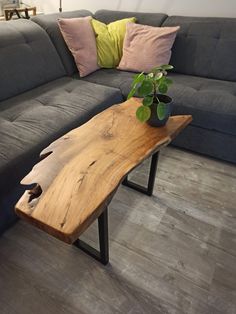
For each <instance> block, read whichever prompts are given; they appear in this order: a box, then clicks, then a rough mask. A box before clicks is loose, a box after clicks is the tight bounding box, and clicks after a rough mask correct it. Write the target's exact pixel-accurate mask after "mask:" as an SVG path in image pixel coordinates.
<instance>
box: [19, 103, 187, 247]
mask: <svg viewBox="0 0 236 314" xmlns="http://www.w3.org/2000/svg"><path fill="white" fill-rule="evenodd" d="M137 106H139V100H136V99H134V98H132V99H130V100H128V101H126V102H124V103H122V104H119V105H114V106H112V107H110V108H109V109H106V110H105V111H103V112H102V113H100V114H98V115H96V116H95V117H94V118H92V119H91V120H90V121H88V122H87V123H85V124H84V125H82V126H81V127H79V128H76V129H74V130H72V131H70V132H69V133H67V134H66V135H64V136H62V137H61V138H59V139H58V140H56V141H55V142H53V143H52V144H51V145H50V146H49V147H47V148H46V149H45V150H43V151H42V153H41V157H44V159H43V160H42V161H40V162H39V163H38V164H36V165H35V166H34V168H33V169H32V171H31V172H30V173H29V174H28V175H27V176H26V177H25V178H24V179H23V180H22V182H21V183H22V184H26V185H29V184H37V185H36V187H35V188H34V189H33V190H27V191H26V192H25V193H24V195H23V196H22V198H21V199H20V200H19V202H18V203H17V204H16V213H17V214H18V215H19V216H20V217H21V218H24V219H26V220H27V221H29V222H30V223H32V224H34V225H36V226H37V227H39V228H41V229H43V230H44V231H46V232H47V233H49V234H51V235H53V236H55V237H57V238H58V239H60V240H62V241H64V242H67V243H73V242H74V241H75V240H76V239H78V237H79V236H80V235H81V234H82V233H83V232H84V231H85V230H86V229H87V227H88V226H89V225H90V224H91V223H92V222H93V221H94V220H95V219H96V218H97V217H98V216H99V215H100V214H101V212H102V211H103V210H104V208H105V206H106V205H108V203H109V202H110V201H111V198H112V196H113V194H114V192H115V191H116V189H117V187H118V186H119V184H120V183H121V182H122V180H123V179H124V177H125V176H126V175H127V174H128V173H129V172H130V171H131V170H132V169H134V168H135V167H136V166H137V165H139V164H140V163H141V162H142V161H143V160H144V159H146V158H148V157H149V156H150V155H152V154H153V153H154V152H156V151H158V150H160V149H161V147H163V146H166V145H168V144H169V143H170V142H171V140H172V139H173V138H175V137H176V136H177V135H178V133H179V132H180V131H181V130H183V129H184V128H185V127H186V126H187V125H188V124H189V123H190V122H191V120H192V117H191V116H189V115H185V116H173V117H171V118H170V119H169V121H168V123H167V124H166V126H164V127H160V128H154V127H150V126H149V125H148V124H146V123H145V124H142V123H141V122H139V121H138V120H137V119H136V117H135V111H136V109H137Z"/></svg>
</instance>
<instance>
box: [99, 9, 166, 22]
mask: <svg viewBox="0 0 236 314" xmlns="http://www.w3.org/2000/svg"><path fill="white" fill-rule="evenodd" d="M127 17H136V18H137V23H139V24H145V25H150V26H160V25H161V24H162V23H163V21H164V20H165V19H166V18H167V15H166V14H162V13H138V12H126V11H110V10H99V11H97V12H96V13H95V14H94V18H95V19H97V20H99V21H101V22H103V23H106V24H109V23H111V22H114V21H116V20H120V19H124V18H127Z"/></svg>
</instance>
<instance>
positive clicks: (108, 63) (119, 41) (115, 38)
mask: <svg viewBox="0 0 236 314" xmlns="http://www.w3.org/2000/svg"><path fill="white" fill-rule="evenodd" d="M127 22H133V23H135V22H136V18H135V17H132V18H127V19H123V20H119V21H115V22H112V23H110V24H108V25H107V24H104V23H102V22H99V21H97V20H95V19H92V20H91V23H92V26H93V29H94V32H95V35H96V43H97V54H98V65H99V66H100V67H101V68H115V67H117V66H118V64H119V63H120V60H121V57H122V51H123V42H124V38H125V32H126V24H127Z"/></svg>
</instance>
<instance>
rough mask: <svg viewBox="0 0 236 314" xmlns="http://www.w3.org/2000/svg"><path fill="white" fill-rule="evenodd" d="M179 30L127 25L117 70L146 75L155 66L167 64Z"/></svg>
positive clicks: (177, 27) (175, 28) (177, 28)
mask: <svg viewBox="0 0 236 314" xmlns="http://www.w3.org/2000/svg"><path fill="white" fill-rule="evenodd" d="M179 28H180V27H179V26H176V27H153V26H148V25H140V24H134V23H127V26H126V34H125V39H124V46H123V57H122V59H121V61H120V64H119V66H118V69H119V70H125V71H134V72H145V73H148V72H150V71H151V69H153V68H154V67H156V66H160V65H163V64H168V63H169V61H170V57H171V48H172V46H173V44H174V41H175V37H176V34H177V31H178V30H179Z"/></svg>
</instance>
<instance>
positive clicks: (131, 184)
mask: <svg viewBox="0 0 236 314" xmlns="http://www.w3.org/2000/svg"><path fill="white" fill-rule="evenodd" d="M158 157H159V152H156V153H155V154H153V155H152V160H151V166H150V170H149V178H148V185H147V187H144V186H141V185H139V184H137V183H134V182H132V181H129V180H128V176H127V177H126V178H125V179H124V180H123V182H122V184H123V185H124V186H127V187H129V188H131V189H133V190H135V191H138V192H141V193H143V194H146V195H148V196H152V194H153V189H154V184H155V178H156V171H157V164H158Z"/></svg>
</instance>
